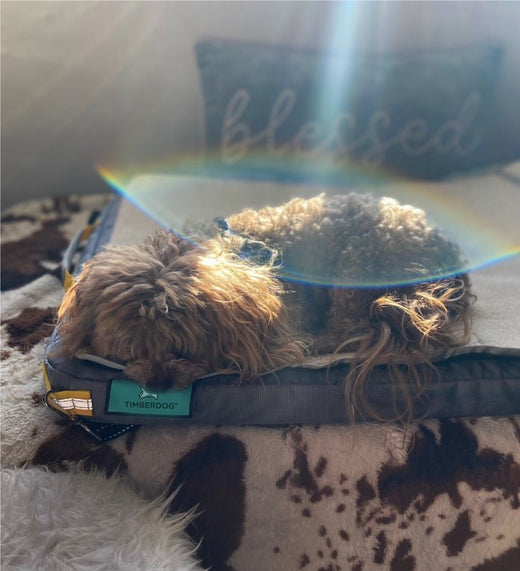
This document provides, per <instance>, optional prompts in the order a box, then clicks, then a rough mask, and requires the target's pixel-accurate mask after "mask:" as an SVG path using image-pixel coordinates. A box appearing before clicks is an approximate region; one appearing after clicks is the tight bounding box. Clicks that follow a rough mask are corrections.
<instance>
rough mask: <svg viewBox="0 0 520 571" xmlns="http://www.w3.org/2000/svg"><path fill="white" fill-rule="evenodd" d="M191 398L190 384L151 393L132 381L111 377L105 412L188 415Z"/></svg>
mask: <svg viewBox="0 0 520 571" xmlns="http://www.w3.org/2000/svg"><path fill="white" fill-rule="evenodd" d="M191 400H192V387H191V386H189V387H188V388H187V389H183V390H176V389H171V390H169V391H164V392H158V393H151V392H148V391H147V390H146V389H144V388H143V387H141V385H139V384H137V383H135V382H134V381H129V380H127V379H113V380H112V381H111V382H110V388H109V398H108V405H107V413H109V414H126V415H141V416H173V417H188V416H190V412H191Z"/></svg>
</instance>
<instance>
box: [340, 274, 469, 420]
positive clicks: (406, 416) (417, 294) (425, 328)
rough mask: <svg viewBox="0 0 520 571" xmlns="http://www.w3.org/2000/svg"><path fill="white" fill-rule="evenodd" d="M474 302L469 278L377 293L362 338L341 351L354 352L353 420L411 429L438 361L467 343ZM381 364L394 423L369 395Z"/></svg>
mask: <svg viewBox="0 0 520 571" xmlns="http://www.w3.org/2000/svg"><path fill="white" fill-rule="evenodd" d="M473 300H474V296H473V295H472V294H471V293H470V288H469V279H468V277H467V275H465V274H464V275H460V276H457V277H451V278H445V279H442V280H438V281H434V282H427V283H421V284H417V285H413V286H408V287H406V288H400V289H396V290H395V291H385V292H381V291H380V292H378V293H376V294H375V296H374V298H373V301H372V302H371V303H370V307H369V312H368V321H367V322H366V323H365V324H364V325H362V326H361V328H360V330H359V334H358V335H356V336H355V337H354V338H350V339H349V340H348V341H346V342H344V343H342V344H341V345H340V346H339V347H338V349H337V351H342V350H343V351H344V350H349V349H350V350H353V358H352V361H351V365H350V368H349V373H348V375H347V378H346V381H345V398H346V407H347V413H348V415H349V418H350V419H351V421H352V422H356V419H366V418H367V417H368V418H370V419H373V420H379V421H397V422H403V423H405V424H409V423H410V422H411V421H412V419H413V418H414V417H415V416H416V415H417V409H416V403H417V401H418V400H419V399H421V397H424V396H425V394H426V391H427V389H428V388H429V387H431V385H432V383H433V382H434V380H435V378H436V376H437V370H436V368H435V365H434V361H435V359H436V357H439V356H441V355H442V353H443V352H445V351H446V350H448V349H452V348H453V347H457V346H460V345H463V344H464V343H466V342H467V341H468V339H469V336H470V326H471V323H470V313H469V311H468V309H469V307H470V305H471V303H472V302H473ZM382 365H384V366H386V367H388V370H389V373H390V376H391V378H392V380H393V382H392V391H393V409H394V411H395V416H394V417H393V418H383V417H382V416H381V415H380V414H379V413H378V411H377V410H376V408H375V407H374V406H373V404H371V403H370V402H369V400H368V398H367V396H366V387H367V384H368V383H369V381H370V379H371V378H373V374H374V372H375V369H376V368H377V367H379V366H382Z"/></svg>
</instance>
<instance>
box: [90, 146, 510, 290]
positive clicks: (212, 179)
mask: <svg viewBox="0 0 520 571" xmlns="http://www.w3.org/2000/svg"><path fill="white" fill-rule="evenodd" d="M98 172H99V173H100V174H101V176H102V177H103V178H104V179H105V181H106V182H108V183H109V184H110V185H111V186H112V187H113V188H114V189H115V190H116V191H117V192H118V193H119V194H121V195H122V196H123V197H124V198H125V199H127V200H129V201H130V202H131V203H132V204H134V205H135V206H137V207H138V208H139V209H140V210H141V211H143V212H144V213H146V214H147V215H148V216H150V217H151V218H152V219H153V220H154V221H155V222H156V223H157V224H158V225H160V226H164V227H167V228H169V229H171V230H172V231H174V232H176V233H178V234H181V235H185V233H184V227H185V224H186V222H187V221H190V222H204V221H208V220H213V219H215V218H217V217H226V216H229V215H230V214H233V213H236V212H239V211H240V210H242V209H243V208H263V207H265V206H277V205H280V204H283V203H284V202H286V201H288V200H290V199H291V198H294V197H296V196H300V197H303V198H310V197H312V196H315V195H317V194H320V193H321V192H327V193H328V194H342V193H348V192H353V191H355V192H367V193H371V194H373V195H375V196H377V197H383V196H389V197H392V198H395V199H396V200H398V201H399V202H400V203H401V204H410V205H412V206H414V207H417V208H420V209H422V210H424V211H425V213H426V216H427V219H428V221H429V222H430V223H431V224H433V225H435V226H436V227H438V228H439V229H440V230H441V232H442V234H443V235H444V236H445V237H446V238H448V239H449V240H450V241H452V242H454V243H456V244H457V245H458V246H459V248H460V251H461V257H462V259H463V260H464V261H463V262H461V265H460V267H457V268H451V269H450V271H449V272H446V273H445V274H444V275H450V274H456V273H461V272H468V271H473V270H476V269H478V268H482V267H484V266H487V265H489V264H495V263H499V262H501V261H503V260H505V259H507V258H509V257H511V256H514V255H517V254H518V253H520V224H518V220H517V218H518V214H519V213H520V178H519V179H518V180H517V179H516V178H515V176H513V177H511V176H509V175H507V176H506V175H503V174H502V173H501V172H500V171H498V172H490V173H488V174H483V175H480V176H476V175H475V176H468V177H466V178H453V179H449V180H445V181H443V182H439V183H430V182H419V181H415V180H413V181H412V180H408V179H403V178H401V177H398V176H396V175H395V174H392V173H389V172H381V171H375V170H373V169H368V168H366V167H363V166H361V165H355V164H349V165H348V166H346V167H345V166H344V167H341V168H340V167H337V166H336V167H333V166H331V165H330V164H326V163H319V164H316V163H313V164H311V163H308V162H307V163H305V162H302V161H297V160H287V159H284V161H283V162H276V161H273V160H272V159H267V158H266V157H264V156H262V155H257V156H253V157H251V158H250V159H249V160H248V161H247V162H243V163H242V164H241V165H240V166H237V165H233V166H232V167H225V166H224V165H222V163H221V161H220V160H219V157H218V156H213V157H211V156H210V157H207V156H206V157H205V158H204V160H202V159H200V158H199V157H197V156H195V155H193V156H184V157H181V158H178V159H177V160H176V161H174V162H173V161H171V160H168V159H165V160H163V161H155V162H153V163H148V164H141V165H138V166H135V167H132V168H128V169H121V168H115V167H108V166H103V167H101V166H100V167H98ZM333 270H334V269H333V268H331V271H330V273H328V272H326V273H325V274H324V275H319V276H316V275H306V274H304V273H303V274H302V273H301V272H300V273H296V272H292V271H291V270H290V269H288V268H282V271H285V274H284V275H285V277H286V278H287V279H289V280H295V281H298V282H308V283H313V284H319V285H323V286H329V285H334V286H335V287H337V286H344V287H385V286H391V285H396V284H404V283H414V282H417V281H427V280H428V279H433V278H439V277H441V274H439V273H438V271H437V272H436V273H435V274H432V275H426V274H424V273H421V274H420V278H419V277H418V278H413V279H412V278H410V274H409V272H408V273H406V274H405V273H403V275H402V276H396V277H394V278H392V279H391V280H389V279H388V277H387V276H386V277H385V276H380V277H376V278H373V277H372V278H371V279H370V280H367V279H365V278H363V277H360V278H359V279H353V278H349V281H348V283H347V282H344V283H338V280H337V278H334V277H333V275H334V271H333Z"/></svg>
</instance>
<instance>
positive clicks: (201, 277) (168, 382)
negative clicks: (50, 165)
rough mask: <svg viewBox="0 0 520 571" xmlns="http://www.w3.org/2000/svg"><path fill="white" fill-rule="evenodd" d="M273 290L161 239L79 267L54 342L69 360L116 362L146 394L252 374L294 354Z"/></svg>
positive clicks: (177, 240) (222, 256)
mask: <svg viewBox="0 0 520 571" xmlns="http://www.w3.org/2000/svg"><path fill="white" fill-rule="evenodd" d="M279 288H280V286H279V284H278V283H277V281H276V280H275V279H274V278H273V277H272V276H271V275H270V272H269V269H268V268H255V267H253V266H251V265H249V264H246V263H240V261H237V260H236V259H233V258H232V257H230V255H229V254H227V253H225V252H219V251H218V248H216V249H214V250H211V249H203V248H201V247H200V246H197V245H196V244H193V243H191V242H189V241H187V240H185V239H183V238H181V237H179V236H177V235H175V234H173V233H170V232H166V231H162V232H159V233H157V234H156V235H155V236H153V237H151V238H149V239H148V240H147V241H146V242H145V243H144V244H143V245H141V246H119V247H117V248H116V247H110V248H107V249H106V250H105V251H103V252H102V253H100V254H98V255H97V256H96V257H95V258H94V259H93V260H91V261H90V262H89V263H87V264H86V265H85V267H84V270H83V271H82V273H81V275H80V277H79V278H78V280H77V282H76V284H75V285H74V286H73V288H72V289H71V290H70V292H69V293H68V294H67V298H66V300H65V301H64V304H63V306H62V308H63V309H62V311H61V314H60V325H59V327H60V334H61V337H62V339H63V340H64V345H65V348H66V350H67V351H68V352H69V353H71V354H75V353H77V352H78V351H86V352H90V353H93V354H95V355H98V356H100V357H103V358H107V359H111V360H114V361H117V362H120V363H123V364H125V366H126V368H125V373H126V374H127V375H128V376H130V377H131V378H133V379H135V380H137V381H139V382H140V383H142V384H144V385H146V386H148V387H150V388H152V387H153V388H154V389H160V388H168V387H171V386H177V387H184V386H186V385H188V384H189V383H191V382H192V381H193V380H195V379H196V378H198V377H201V376H204V375H205V374H207V373H210V372H214V371H218V370H226V369H235V370H237V369H238V370H240V371H241V372H244V373H246V375H247V374H248V373H249V374H250V375H251V374H254V373H255V370H256V368H258V369H261V368H262V367H263V366H265V364H266V361H268V360H269V358H270V353H272V350H273V349H274V352H275V353H276V350H277V348H276V344H277V343H282V344H283V343H285V344H286V345H287V348H286V350H287V351H289V352H290V351H296V347H295V346H292V345H291V343H290V340H291V335H290V334H289V331H288V330H287V328H286V327H287V326H286V323H287V320H286V318H285V317H284V316H283V315H282V314H283V312H284V308H283V305H282V302H281V299H280V289H279ZM277 326H278V327H279V328H280V330H279V331H278V332H277V329H276V328H277ZM268 331H269V334H268ZM266 339H269V340H270V343H272V344H273V347H272V348H270V350H269V351H268V350H267V348H266V347H265V346H264V344H265V342H266ZM248 368H249V369H251V370H249V369H248Z"/></svg>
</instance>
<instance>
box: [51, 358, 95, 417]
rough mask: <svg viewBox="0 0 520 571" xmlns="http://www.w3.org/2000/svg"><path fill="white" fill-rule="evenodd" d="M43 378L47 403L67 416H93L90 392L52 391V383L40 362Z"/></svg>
mask: <svg viewBox="0 0 520 571" xmlns="http://www.w3.org/2000/svg"><path fill="white" fill-rule="evenodd" d="M42 371H43V380H44V382H45V388H46V390H47V404H48V405H49V406H50V407H51V408H54V409H56V410H58V411H60V412H63V413H64V414H66V415H67V416H70V417H74V416H93V414H94V411H93V409H92V394H91V392H90V391H87V390H79V391H70V390H68V391H56V392H52V385H51V381H50V379H49V375H48V373H47V368H46V367H45V364H44V363H42Z"/></svg>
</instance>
